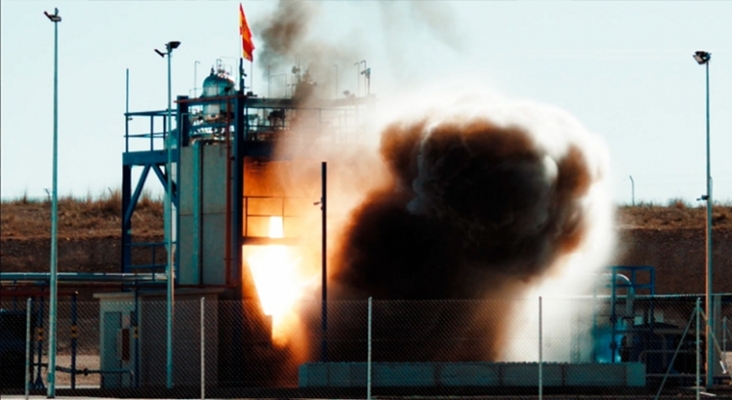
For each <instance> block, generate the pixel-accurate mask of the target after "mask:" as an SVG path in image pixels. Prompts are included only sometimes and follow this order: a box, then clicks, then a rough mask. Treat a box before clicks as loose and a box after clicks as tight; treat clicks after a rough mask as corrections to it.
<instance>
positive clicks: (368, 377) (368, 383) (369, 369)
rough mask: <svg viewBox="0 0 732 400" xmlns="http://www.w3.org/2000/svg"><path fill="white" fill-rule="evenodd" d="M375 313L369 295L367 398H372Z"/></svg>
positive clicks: (368, 399) (367, 399)
mask: <svg viewBox="0 0 732 400" xmlns="http://www.w3.org/2000/svg"><path fill="white" fill-rule="evenodd" d="M372 313H373V305H372V300H371V297H370V296H369V316H368V318H369V324H368V326H369V327H368V344H367V348H368V351H367V354H366V400H371V321H372V315H373V314H372Z"/></svg>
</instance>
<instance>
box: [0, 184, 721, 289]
mask: <svg viewBox="0 0 732 400" xmlns="http://www.w3.org/2000/svg"><path fill="white" fill-rule="evenodd" d="M120 213H121V201H120V197H119V194H118V193H111V194H110V195H109V196H108V197H107V198H103V199H99V200H90V199H81V200H79V199H70V198H66V199H62V200H61V201H60V202H59V243H58V257H59V258H58V261H59V264H58V266H59V271H60V272H76V271H80V272H120V271H121V266H120V264H121V263H120V260H121V244H122V243H121V239H120V217H119V216H120ZM0 216H1V217H2V218H1V222H2V223H1V224H0V270H2V271H3V272H11V271H12V272H34V271H38V272H41V271H48V266H49V254H50V239H49V231H50V223H49V220H50V218H49V217H50V205H49V204H48V202H29V201H27V200H25V201H24V200H23V199H21V200H17V201H12V202H3V203H2V204H0ZM705 221H706V219H705V209H704V208H697V207H694V208H692V207H689V206H688V205H685V204H683V203H678V202H677V203H672V204H670V205H669V206H665V207H663V206H653V205H651V206H649V205H642V206H637V207H621V208H620V209H619V210H618V233H619V240H618V252H617V257H616V259H615V260H614V262H613V264H614V265H651V266H654V267H655V270H656V292H657V293H662V294H670V293H703V292H704V290H705V289H704V288H705V271H706V268H705V255H706V248H705V228H704V227H705ZM713 221H714V223H713V226H714V234H713V238H714V242H713V249H714V258H713V260H714V279H713V281H714V290H715V291H716V292H728V293H729V292H732V207H730V206H719V207H715V209H714V213H713ZM132 227H133V231H132V232H133V235H134V241H135V242H160V241H162V236H163V235H162V233H163V232H162V204H161V203H160V202H156V201H153V200H150V199H149V198H145V199H143V200H142V201H141V203H140V204H138V207H137V211H136V212H135V214H134V216H133V222H132ZM133 259H134V262H135V263H136V264H150V263H151V262H152V252H151V251H150V250H149V249H136V250H135V252H134V253H133ZM155 261H156V262H157V263H163V262H164V261H165V254H164V249H160V248H159V249H158V250H157V251H156V254H155Z"/></svg>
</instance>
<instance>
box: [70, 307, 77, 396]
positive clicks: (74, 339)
mask: <svg viewBox="0 0 732 400" xmlns="http://www.w3.org/2000/svg"><path fill="white" fill-rule="evenodd" d="M77 329H78V327H77V325H76V293H74V295H73V296H72V298H71V370H72V372H71V388H72V389H76V350H77V337H78V332H77Z"/></svg>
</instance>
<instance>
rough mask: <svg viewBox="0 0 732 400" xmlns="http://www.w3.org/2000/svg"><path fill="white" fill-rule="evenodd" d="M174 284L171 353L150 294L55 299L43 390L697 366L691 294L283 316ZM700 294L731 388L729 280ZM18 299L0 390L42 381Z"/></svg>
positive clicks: (603, 388) (674, 376)
mask: <svg viewBox="0 0 732 400" xmlns="http://www.w3.org/2000/svg"><path fill="white" fill-rule="evenodd" d="M125 296H126V297H125ZM181 297H182V298H183V300H178V301H176V302H175V307H174V318H173V332H172V338H173V341H172V347H171V350H172V363H168V357H167V356H168V341H167V333H168V332H167V313H166V304H165V301H164V300H163V299H164V298H163V297H161V296H158V297H155V296H143V295H140V296H134V295H133V294H131V293H126V292H123V293H122V294H116V295H115V296H106V297H99V298H98V299H97V300H96V301H83V302H75V301H61V302H59V304H58V326H57V342H58V349H57V358H56V365H57V368H56V388H57V393H58V394H59V395H74V396H92V397H94V396H114V397H161V396H163V397H186V398H199V397H206V398H210V397H216V398H237V397H331V398H332V397H356V398H363V397H382V398H383V397H390V396H412V395H425V396H433V395H434V396H437V395H440V396H445V395H447V396H476V395H484V396H528V398H537V397H539V396H541V397H547V398H567V396H570V395H572V396H573V395H579V394H585V395H589V394H592V395H598V396H606V397H607V396H634V397H633V398H649V399H652V398H678V396H682V397H683V396H694V395H695V387H696V386H697V368H699V379H700V382H701V386H705V382H706V375H705V374H706V372H707V365H706V351H705V349H706V340H707V338H706V335H705V330H704V328H705V324H706V322H705V321H706V315H704V313H703V312H700V313H699V321H700V322H699V325H697V318H696V314H697V303H696V302H697V297H695V296H667V297H664V296H654V297H650V296H638V297H635V298H629V297H626V296H623V297H618V298H617V299H616V302H615V304H614V307H613V305H611V304H610V299H609V298H608V297H586V298H567V299H556V298H544V299H541V300H539V299H538V298H537V299H516V300H481V301H478V300H465V301H463V300H444V301H386V300H373V301H333V302H328V303H327V304H325V305H324V304H323V303H321V302H311V303H307V302H306V303H302V304H300V306H299V308H298V309H297V310H295V312H293V313H291V315H289V316H288V317H287V318H281V317H280V316H274V317H273V316H268V315H265V314H264V312H263V310H262V308H261V307H260V305H259V304H258V303H257V302H255V301H235V300H222V299H219V298H218V295H216V294H212V293H205V294H203V295H201V296H198V295H194V294H190V293H189V294H187V295H185V296H181ZM716 298H717V299H718V300H717V303H718V306H716V307H714V308H713V313H714V314H713V315H712V316H713V317H714V318H713V320H714V321H715V323H716V326H715V329H714V337H713V338H712V340H713V341H714V345H715V360H714V362H713V363H712V364H713V365H714V370H713V375H714V382H715V385H716V386H715V387H714V388H713V389H709V390H710V392H712V393H717V394H719V395H720V396H732V391H731V390H730V382H732V375H731V374H732V372H730V364H731V363H732V295H725V296H717V297H716ZM26 300H27V298H12V297H7V296H6V297H2V298H1V301H0V308H1V309H2V311H1V314H0V315H1V316H2V319H1V320H0V323H1V328H0V332H2V336H1V337H0V351H1V352H2V354H0V356H2V380H3V388H2V393H3V394H11V393H16V394H19V393H23V391H24V387H25V383H26V382H28V387H29V390H30V392H31V393H32V394H45V387H46V385H47V374H48V371H47V365H48V354H47V352H48V344H47V340H48V301H47V298H44V297H34V298H33V299H32V302H31V309H30V313H27V311H28V310H27V304H28V303H27V301H26ZM698 310H699V311H703V310H704V308H703V299H702V304H701V305H700V306H699V308H698ZM27 316H30V326H31V335H30V342H27V341H26V326H27V323H28V321H27ZM697 327H698V328H699V329H698V334H697ZM697 335H698V336H697ZM697 337H698V340H697ZM697 342H698V343H697ZM697 345H698V347H697ZM697 349H699V351H698V352H697ZM26 351H28V352H29V353H28V355H29V356H28V357H26ZM26 362H27V365H28V366H29V368H27V369H26V367H25V366H26ZM26 371H28V373H27V374H26ZM169 371H171V372H172V383H173V384H172V387H168V372H169ZM657 396H658V397H657Z"/></svg>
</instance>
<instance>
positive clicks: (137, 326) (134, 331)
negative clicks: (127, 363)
mask: <svg viewBox="0 0 732 400" xmlns="http://www.w3.org/2000/svg"><path fill="white" fill-rule="evenodd" d="M133 323H134V324H135V325H134V326H133V327H132V334H133V336H132V338H133V339H134V341H135V342H134V346H135V387H140V293H139V290H138V289H137V287H135V318H134V320H133Z"/></svg>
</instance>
